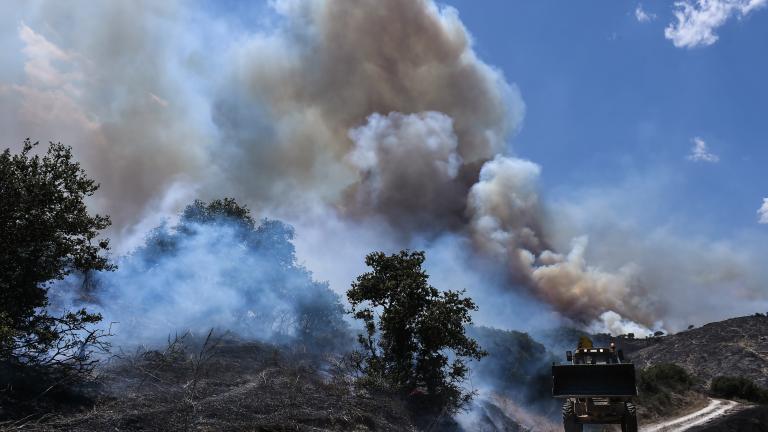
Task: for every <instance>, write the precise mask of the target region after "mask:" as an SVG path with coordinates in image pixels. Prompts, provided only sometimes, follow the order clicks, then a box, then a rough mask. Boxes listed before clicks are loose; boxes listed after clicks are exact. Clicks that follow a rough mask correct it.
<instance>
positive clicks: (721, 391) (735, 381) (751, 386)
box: [709, 376, 768, 404]
mask: <svg viewBox="0 0 768 432" xmlns="http://www.w3.org/2000/svg"><path fill="white" fill-rule="evenodd" d="M709 388H710V392H711V393H712V395H713V396H717V397H721V398H726V399H734V398H738V399H744V400H747V401H750V402H756V403H761V404H765V403H768V390H765V389H763V388H761V387H760V386H758V385H757V384H755V383H754V382H752V381H751V380H749V379H747V378H744V377H731V376H718V377H715V378H714V379H713V380H712V383H711V384H710V387H709Z"/></svg>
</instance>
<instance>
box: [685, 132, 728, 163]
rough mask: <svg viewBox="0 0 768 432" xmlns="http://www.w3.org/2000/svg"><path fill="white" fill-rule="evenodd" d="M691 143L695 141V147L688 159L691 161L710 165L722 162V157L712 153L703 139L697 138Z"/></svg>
mask: <svg viewBox="0 0 768 432" xmlns="http://www.w3.org/2000/svg"><path fill="white" fill-rule="evenodd" d="M691 141H693V147H692V148H691V152H690V153H689V154H688V157H687V159H688V160H689V161H693V162H710V163H717V162H720V156H718V155H716V154H714V153H712V152H710V151H709V148H708V147H707V143H706V142H704V140H703V139H701V138H699V137H695V138H694V139H692V140H691Z"/></svg>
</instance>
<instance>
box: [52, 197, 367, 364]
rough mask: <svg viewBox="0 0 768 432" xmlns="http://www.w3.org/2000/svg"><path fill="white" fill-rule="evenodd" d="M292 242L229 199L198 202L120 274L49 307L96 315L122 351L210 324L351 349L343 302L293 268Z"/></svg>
mask: <svg viewBox="0 0 768 432" xmlns="http://www.w3.org/2000/svg"><path fill="white" fill-rule="evenodd" d="M237 212H240V213H237ZM293 236H294V232H293V228H292V227H290V226H288V225H286V224H284V223H282V222H280V221H277V220H267V219H264V220H262V221H260V222H258V223H257V222H256V221H254V220H253V219H252V218H251V217H250V215H249V214H248V213H247V209H245V208H240V207H238V206H237V204H236V203H234V201H232V200H223V201H214V202H212V203H211V204H210V205H209V204H206V203H203V202H202V201H195V202H194V203H193V204H191V205H189V206H187V207H186V209H185V210H184V211H183V212H182V213H181V214H180V215H179V218H178V221H177V222H176V223H175V224H172V225H170V224H168V223H164V224H162V225H160V226H158V227H156V228H155V229H153V230H152V231H151V232H150V233H149V234H148V235H147V237H146V240H145V244H143V245H142V246H140V247H138V248H137V249H136V250H134V251H133V252H131V253H130V254H128V255H126V256H124V257H120V258H118V259H117V260H116V262H117V264H118V269H117V270H116V271H114V272H100V273H93V274H87V275H77V276H75V277H72V278H70V279H69V280H67V281H65V282H64V283H62V284H59V285H58V286H56V287H55V288H54V289H52V290H51V295H52V298H53V299H54V301H53V304H54V305H55V306H56V307H59V308H69V309H71V308H73V307H77V308H79V307H87V308H88V309H89V310H93V311H96V312H99V313H100V314H101V315H102V316H103V320H104V322H106V323H110V324H111V331H112V333H114V335H115V336H114V338H113V343H114V344H117V345H118V346H121V347H124V348H130V347H132V346H137V345H141V344H155V343H158V342H162V341H163V340H164V338H165V335H167V334H168V333H169V332H170V333H174V332H179V333H183V332H185V331H193V332H196V333H202V332H204V331H206V329H208V328H211V327H214V328H220V329H225V330H228V331H233V332H235V333H236V334H238V335H240V336H243V337H249V338H253V339H258V340H261V341H265V342H273V343H286V344H294V345H296V344H298V345H301V346H303V347H304V348H305V349H306V350H310V351H311V350H315V349H319V348H322V349H323V350H325V351H329V352H331V351H334V350H347V349H349V348H350V347H351V344H352V338H351V337H350V336H349V331H348V324H347V323H346V322H345V321H344V319H343V316H344V309H343V306H342V303H341V300H340V298H339V296H338V295H337V294H336V293H335V292H334V291H332V290H331V289H330V288H329V286H328V284H327V283H323V282H318V281H315V280H314V279H313V277H312V273H311V272H310V271H309V270H307V269H306V268H304V267H303V266H301V265H299V264H298V263H297V262H296V256H295V249H294V245H293V243H292V240H293Z"/></svg>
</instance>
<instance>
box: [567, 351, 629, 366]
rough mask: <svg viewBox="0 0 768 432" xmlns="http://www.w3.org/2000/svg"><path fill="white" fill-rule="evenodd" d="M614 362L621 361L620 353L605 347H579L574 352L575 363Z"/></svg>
mask: <svg viewBox="0 0 768 432" xmlns="http://www.w3.org/2000/svg"><path fill="white" fill-rule="evenodd" d="M614 363H620V361H619V356H618V354H617V353H616V352H615V351H613V352H612V351H611V350H609V349H605V348H591V349H579V350H576V352H575V353H574V354H573V364H593V365H594V364H614Z"/></svg>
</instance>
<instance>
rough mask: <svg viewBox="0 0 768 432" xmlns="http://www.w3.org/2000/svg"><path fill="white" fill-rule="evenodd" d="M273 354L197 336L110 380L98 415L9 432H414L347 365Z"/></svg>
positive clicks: (41, 421)
mask: <svg viewBox="0 0 768 432" xmlns="http://www.w3.org/2000/svg"><path fill="white" fill-rule="evenodd" d="M333 360H334V359H329V358H322V357H320V356H318V355H314V354H309V353H302V352H297V351H295V350H294V351H291V350H287V349H284V348H282V349H281V348H278V347H275V346H271V345H266V344H261V343H255V342H243V341H239V340H236V339H234V338H228V337H224V338H220V337H217V336H215V335H214V334H213V333H210V334H209V335H208V337H206V338H203V339H195V338H193V337H191V336H189V335H183V336H178V337H175V338H172V339H171V340H169V341H168V344H167V346H166V347H165V349H163V350H142V349H140V350H137V351H136V352H134V353H132V354H131V355H125V356H122V358H120V359H117V360H115V361H114V362H113V364H112V365H111V366H109V367H108V368H107V369H105V370H104V371H103V374H104V376H103V390H102V393H101V395H100V396H99V397H98V400H97V401H96V403H95V404H94V405H92V406H91V407H88V408H87V409H85V410H84V411H82V412H79V413H75V414H68V415H59V416H56V415H52V414H49V415H46V416H42V417H40V416H38V417H34V418H33V417H30V418H26V419H22V420H19V421H15V422H6V423H4V424H0V431H3V432H5V431H11V430H24V431H72V432H78V431H179V432H186V431H335V430H338V431H341V430H344V431H349V430H359V431H365V430H381V431H390V430H391V431H395V430H397V431H402V430H412V429H413V426H412V424H411V422H410V420H409V417H408V415H407V412H406V410H405V409H404V407H403V406H402V405H401V404H400V403H399V402H398V401H397V400H396V399H394V398H392V397H390V396H388V395H386V394H372V393H371V392H369V391H366V390H363V389H361V388H359V387H357V386H355V385H354V380H352V379H350V377H349V375H348V374H347V371H345V370H344V367H343V363H340V362H337V361H333Z"/></svg>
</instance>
